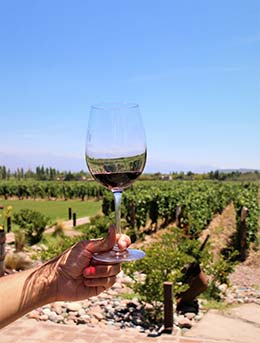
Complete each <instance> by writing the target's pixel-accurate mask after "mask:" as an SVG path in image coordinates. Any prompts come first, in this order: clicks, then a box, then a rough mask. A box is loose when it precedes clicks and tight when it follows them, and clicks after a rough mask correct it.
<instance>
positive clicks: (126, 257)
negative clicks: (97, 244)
mask: <svg viewBox="0 0 260 343" xmlns="http://www.w3.org/2000/svg"><path fill="white" fill-rule="evenodd" d="M143 257H145V253H144V252H143V251H142V250H137V249H126V250H125V251H115V250H111V251H106V252H102V253H95V254H93V259H94V260H95V261H99V262H105V263H121V262H130V261H135V260H139V259H141V258H143Z"/></svg>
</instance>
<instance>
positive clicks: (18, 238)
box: [14, 230, 26, 252]
mask: <svg viewBox="0 0 260 343" xmlns="http://www.w3.org/2000/svg"><path fill="white" fill-rule="evenodd" d="M14 239H15V242H14V244H15V251H16V252H19V251H23V250H24V247H25V245H26V237H25V232H24V231H22V230H20V231H16V232H15V234H14Z"/></svg>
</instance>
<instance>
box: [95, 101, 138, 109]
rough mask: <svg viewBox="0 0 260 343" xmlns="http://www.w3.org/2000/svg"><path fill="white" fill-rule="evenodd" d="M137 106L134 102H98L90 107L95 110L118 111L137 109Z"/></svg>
mask: <svg viewBox="0 0 260 343" xmlns="http://www.w3.org/2000/svg"><path fill="white" fill-rule="evenodd" d="M138 106H139V105H138V104H137V103H134V102H100V103H97V104H94V105H92V106H91V108H92V109H95V110H104V111H105V110H118V109H122V108H126V109H131V108H137V107H138Z"/></svg>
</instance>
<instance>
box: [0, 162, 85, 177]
mask: <svg viewBox="0 0 260 343" xmlns="http://www.w3.org/2000/svg"><path fill="white" fill-rule="evenodd" d="M88 177H89V174H88V173H87V172H85V171H79V172H71V171H60V170H58V169H56V168H52V167H44V166H37V167H36V168H35V170H32V169H27V170H24V168H17V169H16V170H14V171H12V170H11V169H10V168H7V167H6V166H5V165H2V166H0V180H37V181H55V180H63V181H74V180H75V181H76V180H84V179H86V178H88Z"/></svg>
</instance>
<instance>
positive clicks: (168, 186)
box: [0, 181, 259, 245]
mask: <svg viewBox="0 0 260 343" xmlns="http://www.w3.org/2000/svg"><path fill="white" fill-rule="evenodd" d="M258 188H259V187H258V184H257V183H253V182H251V183H250V182H243V183H242V182H221V181H139V182H136V183H135V184H134V186H132V187H131V188H129V189H128V190H127V191H125V192H124V193H123V203H122V218H123V219H124V222H125V226H126V227H127V228H128V229H129V231H128V232H129V233H130V235H131V238H132V240H134V241H135V240H137V239H139V238H141V237H143V236H144V235H145V234H150V233H152V232H156V231H157V230H159V229H160V228H163V227H166V226H168V225H169V224H173V223H175V224H176V225H177V226H178V227H180V228H182V230H183V232H184V234H185V235H186V236H189V237H192V238H197V237H199V235H200V234H201V232H202V231H203V230H204V229H205V228H206V227H207V226H208V224H209V223H210V222H211V220H212V218H213V216H214V215H216V214H217V213H221V212H222V211H223V210H224V208H225V207H226V206H227V205H228V204H230V203H233V204H234V206H235V210H236V214H237V216H236V218H237V227H238V229H239V227H240V222H241V211H242V209H243V208H246V209H247V210H248V213H247V217H246V225H247V233H246V242H247V245H248V244H250V242H254V241H255V240H256V239H257V231H258V217H259V205H258ZM0 197H3V198H4V199H13V198H17V199H20V200H22V199H39V198H41V199H64V200H68V199H81V200H82V201H84V200H87V199H98V200H100V199H103V204H102V209H103V213H104V214H105V215H110V214H111V213H112V212H113V211H114V202H113V195H112V193H111V192H109V191H107V190H106V189H105V188H104V187H103V186H100V185H99V184H97V183H96V182H91V181H89V182H59V181H23V182H21V181H1V182H0Z"/></svg>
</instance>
